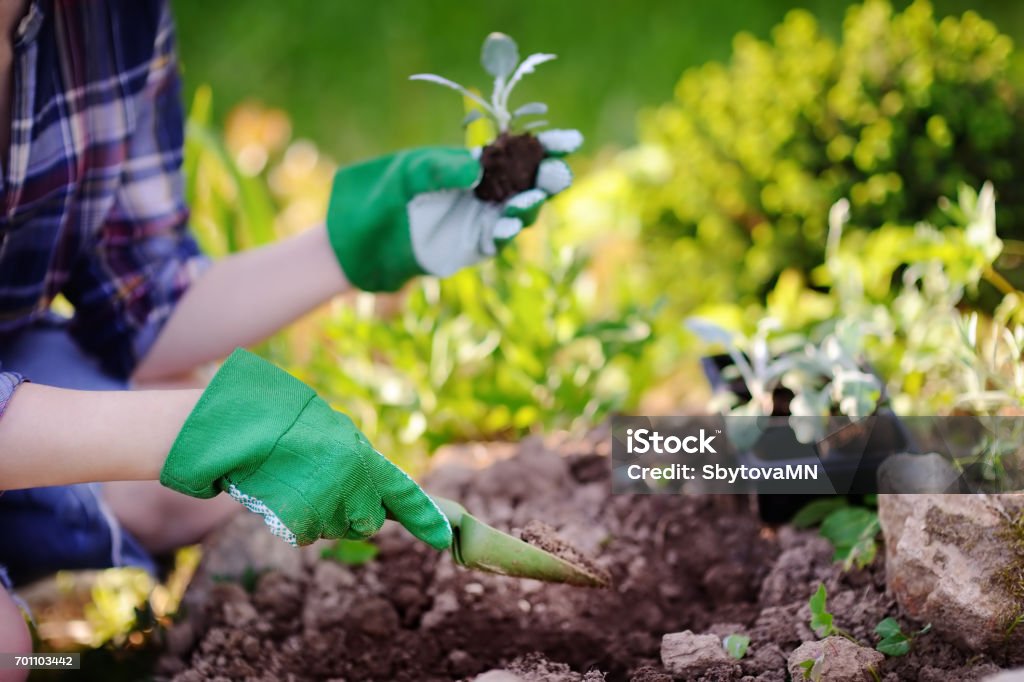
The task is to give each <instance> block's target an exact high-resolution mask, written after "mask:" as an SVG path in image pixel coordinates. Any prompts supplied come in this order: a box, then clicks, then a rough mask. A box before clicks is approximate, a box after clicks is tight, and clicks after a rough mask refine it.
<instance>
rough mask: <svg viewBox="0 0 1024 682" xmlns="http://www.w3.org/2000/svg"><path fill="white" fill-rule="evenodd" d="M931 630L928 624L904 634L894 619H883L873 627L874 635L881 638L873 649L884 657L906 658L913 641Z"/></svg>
mask: <svg viewBox="0 0 1024 682" xmlns="http://www.w3.org/2000/svg"><path fill="white" fill-rule="evenodd" d="M931 629H932V626H931V624H928V625H925V626H924V627H923V628H921V629H920V630H918V631H917V632H913V633H910V634H905V633H904V632H903V630H902V629H901V628H900V624H899V623H898V622H896V619H895V618H885V619H884V620H882V621H881V622H880V623H879V624H878V625H876V626H875V634H877V635H878V636H879V637H881V640H879V642H878V644H876V645H875V649H877V650H878V651H881V652H882V653H883V654H885V655H886V656H906V655H907V654H908V653H909V652H910V647H911V645H912V644H913V643H914V640H915V639H916V638H917V637H920V636H921V635H923V634H925V633H926V632H928V631H929V630H931Z"/></svg>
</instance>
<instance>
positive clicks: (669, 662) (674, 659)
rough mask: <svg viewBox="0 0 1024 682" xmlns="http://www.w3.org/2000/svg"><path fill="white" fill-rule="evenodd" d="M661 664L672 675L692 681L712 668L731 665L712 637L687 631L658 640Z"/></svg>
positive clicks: (715, 638)
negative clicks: (659, 641)
mask: <svg viewBox="0 0 1024 682" xmlns="http://www.w3.org/2000/svg"><path fill="white" fill-rule="evenodd" d="M661 663H662V665H664V666H665V668H667V669H668V671H669V672H671V673H672V674H673V675H679V676H681V677H696V676H699V675H701V674H703V673H705V672H707V671H708V670H710V669H712V668H719V667H731V666H733V665H734V664H735V662H734V661H733V659H731V658H730V657H729V654H728V653H726V651H725V648H724V647H723V646H722V640H721V639H719V638H718V636H716V635H696V634H694V633H693V632H691V631H690V630H685V631H683V632H673V633H670V634H667V635H665V636H664V637H662V638H661Z"/></svg>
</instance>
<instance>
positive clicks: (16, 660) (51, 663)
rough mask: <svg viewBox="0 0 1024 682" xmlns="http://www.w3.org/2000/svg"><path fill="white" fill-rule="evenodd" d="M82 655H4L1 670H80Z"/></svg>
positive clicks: (0, 664)
mask: <svg viewBox="0 0 1024 682" xmlns="http://www.w3.org/2000/svg"><path fill="white" fill-rule="evenodd" d="M81 667H82V655H81V654H4V653H0V670H79V669H81Z"/></svg>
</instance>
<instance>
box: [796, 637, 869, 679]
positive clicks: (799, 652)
mask: <svg viewBox="0 0 1024 682" xmlns="http://www.w3.org/2000/svg"><path fill="white" fill-rule="evenodd" d="M806 661H811V662H812V664H813V665H814V671H813V672H812V673H811V676H810V678H808V677H807V675H806V674H805V670H806V665H807V664H806V663H805V662H806ZM883 661H885V656H883V655H882V654H881V653H879V652H877V651H875V650H874V649H869V648H867V647H863V646H859V645H857V644H854V643H853V642H851V641H850V640H848V639H846V638H845V637H826V638H825V639H823V640H820V641H817V642H804V643H803V644H801V645H800V646H799V647H797V649H796V651H794V652H793V653H792V654H790V655H789V674H790V676H791V677H792V678H793V679H794V680H803V679H816V680H828V682H872V680H877V679H878V678H879V673H878V671H879V668H880V667H881V665H882V662H883ZM819 673H820V675H819Z"/></svg>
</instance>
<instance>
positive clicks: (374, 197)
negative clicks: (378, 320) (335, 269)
mask: <svg viewBox="0 0 1024 682" xmlns="http://www.w3.org/2000/svg"><path fill="white" fill-rule="evenodd" d="M401 175H402V169H401V158H400V157H399V156H397V155H396V156H394V157H383V158H380V159H374V160H372V161H367V162H365V163H361V164H357V165H355V166H350V167H348V168H342V169H341V170H339V171H338V172H337V173H336V174H335V175H334V184H333V185H332V188H331V198H330V203H329V204H328V207H327V234H328V237H329V238H330V241H331V248H332V249H333V250H334V255H335V257H336V258H337V259H338V264H339V265H340V266H341V269H342V272H344V273H345V277H346V278H347V279H348V281H349V282H351V283H352V284H353V285H354V286H356V287H357V288H359V289H362V290H363V291H397V290H398V289H401V288H402V285H404V284H405V283H406V282H408V281H409V280H410V279H412V278H413V277H415V276H417V275H421V274H423V270H422V268H420V267H419V265H418V264H417V263H416V258H415V256H414V255H413V251H412V243H411V242H410V240H409V229H408V218H407V216H406V215H405V212H406V206H405V204H406V201H405V197H404V196H393V195H392V194H393V190H392V191H388V188H389V187H392V186H397V187H401V186H402V178H401Z"/></svg>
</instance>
